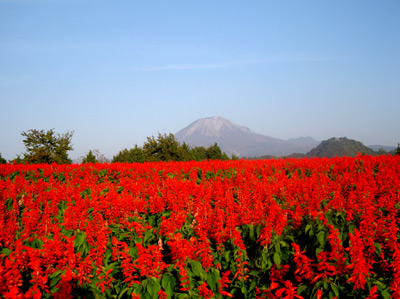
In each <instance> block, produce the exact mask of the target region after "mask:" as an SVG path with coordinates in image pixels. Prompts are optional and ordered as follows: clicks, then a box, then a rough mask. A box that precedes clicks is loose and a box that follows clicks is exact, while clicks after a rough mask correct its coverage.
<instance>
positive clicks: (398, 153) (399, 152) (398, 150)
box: [395, 143, 400, 155]
mask: <svg viewBox="0 0 400 299" xmlns="http://www.w3.org/2000/svg"><path fill="white" fill-rule="evenodd" d="M395 155H400V143H398V144H397V149H396V151H395Z"/></svg>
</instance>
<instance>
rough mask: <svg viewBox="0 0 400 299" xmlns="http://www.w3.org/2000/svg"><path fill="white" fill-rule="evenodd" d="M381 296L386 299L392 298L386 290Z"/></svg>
mask: <svg viewBox="0 0 400 299" xmlns="http://www.w3.org/2000/svg"><path fill="white" fill-rule="evenodd" d="M381 295H382V297H383V298H384V299H389V298H390V294H389V293H388V292H387V291H386V290H383V291H381Z"/></svg>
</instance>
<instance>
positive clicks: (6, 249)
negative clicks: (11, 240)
mask: <svg viewBox="0 0 400 299" xmlns="http://www.w3.org/2000/svg"><path fill="white" fill-rule="evenodd" d="M11 252H12V250H11V249H8V248H3V249H2V250H1V251H0V254H4V255H5V256H9V255H10V253H11Z"/></svg>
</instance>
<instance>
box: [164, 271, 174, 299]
mask: <svg viewBox="0 0 400 299" xmlns="http://www.w3.org/2000/svg"><path fill="white" fill-rule="evenodd" d="M161 285H162V287H163V289H164V291H165V293H167V296H168V298H172V296H173V295H174V289H175V285H176V279H175V277H174V276H172V275H170V274H166V275H163V277H162V279H161Z"/></svg>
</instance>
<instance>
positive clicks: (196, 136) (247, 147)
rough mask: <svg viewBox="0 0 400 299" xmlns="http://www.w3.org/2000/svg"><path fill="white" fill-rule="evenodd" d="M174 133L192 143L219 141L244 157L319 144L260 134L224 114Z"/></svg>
mask: <svg viewBox="0 0 400 299" xmlns="http://www.w3.org/2000/svg"><path fill="white" fill-rule="evenodd" d="M175 137H176V139H177V140H178V141H180V142H185V143H187V144H188V145H190V146H205V147H207V146H210V145H213V144H214V143H217V144H218V145H219V146H220V148H221V149H222V150H223V151H224V152H225V153H227V154H228V155H231V154H235V155H238V156H241V157H254V156H262V155H274V156H283V155H288V154H291V153H295V152H296V153H306V152H307V151H309V150H310V149H312V148H313V147H315V146H317V145H318V144H319V142H318V141H316V140H314V139H313V138H310V137H309V138H295V139H290V140H287V141H285V140H282V139H278V138H274V137H269V136H265V135H261V134H257V133H255V132H253V131H251V130H250V129H249V128H247V127H244V126H240V125H238V124H235V123H233V122H231V121H230V120H228V119H226V118H224V117H222V116H214V117H207V118H202V119H199V120H196V121H195V122H193V123H191V124H190V125H189V126H187V127H186V128H184V129H182V130H180V131H179V132H177V133H176V134H175Z"/></svg>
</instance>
